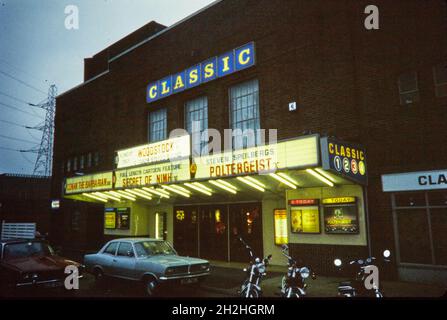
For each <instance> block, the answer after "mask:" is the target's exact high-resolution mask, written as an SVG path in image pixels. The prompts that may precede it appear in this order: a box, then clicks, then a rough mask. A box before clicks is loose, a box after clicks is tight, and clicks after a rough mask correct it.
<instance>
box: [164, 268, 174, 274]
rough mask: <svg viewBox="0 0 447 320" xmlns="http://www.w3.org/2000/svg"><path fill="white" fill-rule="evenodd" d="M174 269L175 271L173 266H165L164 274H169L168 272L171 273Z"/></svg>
mask: <svg viewBox="0 0 447 320" xmlns="http://www.w3.org/2000/svg"><path fill="white" fill-rule="evenodd" d="M174 271H175V269H174V268H166V270H165V274H166V275H170V274H173V273H174Z"/></svg>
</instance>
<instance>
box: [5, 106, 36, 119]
mask: <svg viewBox="0 0 447 320" xmlns="http://www.w3.org/2000/svg"><path fill="white" fill-rule="evenodd" d="M0 105H2V106H4V107H7V108H10V109H14V110H17V111H20V112H23V113H26V114H29V115H31V116H33V117H38V118H40V119H43V118H42V117H41V116H38V115H37V114H34V113H31V112H28V111H26V110H22V109H20V108H17V107H14V106H11V105H10V104H6V103H3V102H0Z"/></svg>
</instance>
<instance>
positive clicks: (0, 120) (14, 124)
mask: <svg viewBox="0 0 447 320" xmlns="http://www.w3.org/2000/svg"><path fill="white" fill-rule="evenodd" d="M0 122H3V123H7V124H10V125H12V126H17V127H22V128H26V127H25V126H24V125H21V124H18V123H15V122H12V121H7V120H2V119H0Z"/></svg>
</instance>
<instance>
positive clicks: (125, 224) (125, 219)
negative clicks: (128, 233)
mask: <svg viewBox="0 0 447 320" xmlns="http://www.w3.org/2000/svg"><path fill="white" fill-rule="evenodd" d="M116 213H117V218H118V219H117V226H116V228H117V229H120V230H129V229H130V208H116Z"/></svg>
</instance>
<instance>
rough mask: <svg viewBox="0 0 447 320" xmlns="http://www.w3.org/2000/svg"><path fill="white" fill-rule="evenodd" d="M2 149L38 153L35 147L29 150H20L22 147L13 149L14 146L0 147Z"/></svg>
mask: <svg viewBox="0 0 447 320" xmlns="http://www.w3.org/2000/svg"><path fill="white" fill-rule="evenodd" d="M0 150H6V151H13V152H22V153H23V152H26V153H37V152H38V150H33V149H29V150H20V149H13V148H8V147H0Z"/></svg>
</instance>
